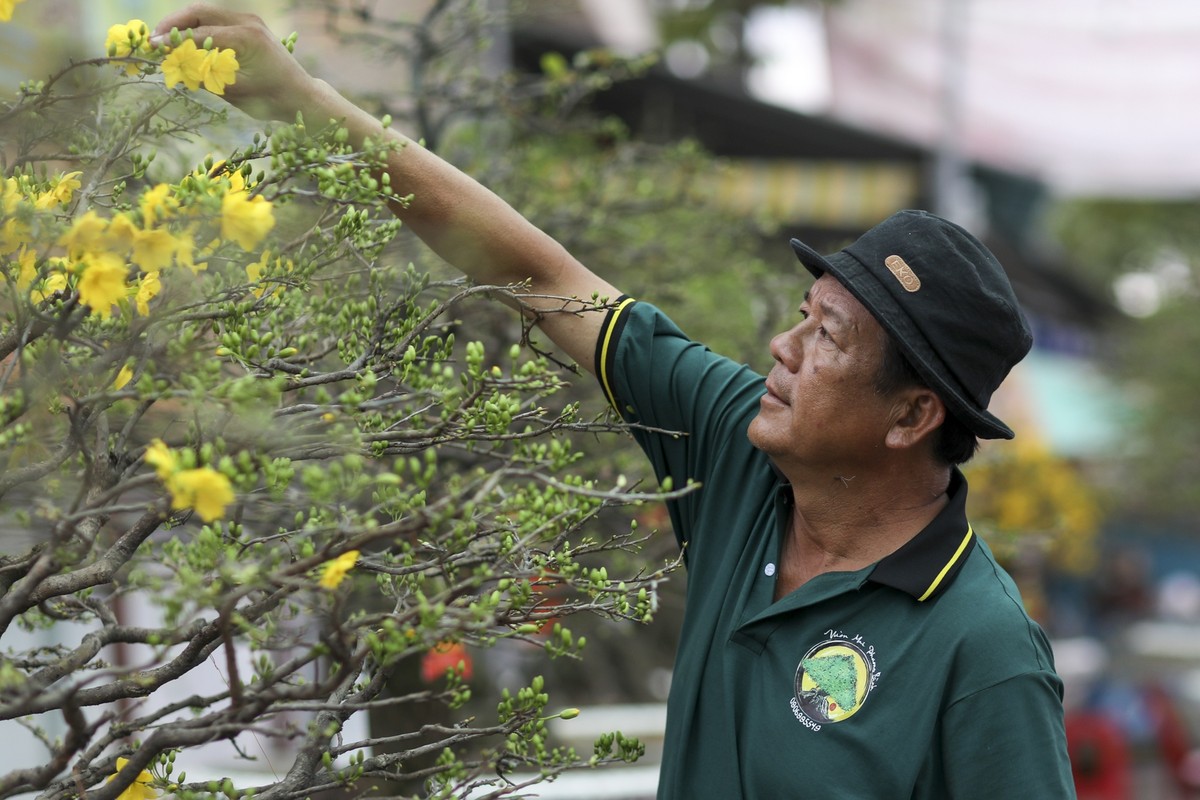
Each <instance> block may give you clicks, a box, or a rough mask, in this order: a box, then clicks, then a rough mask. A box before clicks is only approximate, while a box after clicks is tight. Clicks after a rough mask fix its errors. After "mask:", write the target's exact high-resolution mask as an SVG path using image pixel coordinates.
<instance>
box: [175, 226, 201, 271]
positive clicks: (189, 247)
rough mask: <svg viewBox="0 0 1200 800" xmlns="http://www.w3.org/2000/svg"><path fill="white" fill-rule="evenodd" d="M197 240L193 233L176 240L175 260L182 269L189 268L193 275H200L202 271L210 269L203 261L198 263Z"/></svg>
mask: <svg viewBox="0 0 1200 800" xmlns="http://www.w3.org/2000/svg"><path fill="white" fill-rule="evenodd" d="M195 254H196V240H195V239H193V238H192V235H191V231H189V232H187V233H185V234H184V235H183V236H180V237H178V238H176V240H175V260H176V261H177V262H178V263H179V265H180V266H182V267H187V268H188V269H190V270H191V271H192V274H193V275H199V274H200V273H201V271H203V270H206V269H208V262H206V261H201V262H200V263H196V255H195Z"/></svg>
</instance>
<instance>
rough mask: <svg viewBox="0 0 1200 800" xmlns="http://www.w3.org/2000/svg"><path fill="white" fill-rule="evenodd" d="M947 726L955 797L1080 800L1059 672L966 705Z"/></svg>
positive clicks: (1003, 687)
mask: <svg viewBox="0 0 1200 800" xmlns="http://www.w3.org/2000/svg"><path fill="white" fill-rule="evenodd" d="M941 725H942V738H941V741H942V743H943V745H942V746H943V753H942V764H943V769H944V770H945V775H946V784H947V787H948V788H949V790H950V796H951V797H970V798H973V800H989V798H994V799H995V800H1006V799H1007V798H1013V797H1020V798H1022V800H1043V798H1044V800H1052V799H1053V800H1062V798H1073V797H1075V788H1074V782H1073V779H1072V777H1071V768H1070V759H1069V758H1068V756H1067V751H1066V733H1065V730H1064V726H1063V707H1062V682H1061V681H1060V679H1059V678H1058V676H1057V675H1055V674H1054V673H1053V672H1051V671H1049V670H1038V671H1033V672H1026V673H1022V674H1020V675H1016V676H1014V677H1012V678H1009V679H1008V680H1005V681H1002V682H1000V683H998V684H996V685H994V686H990V687H988V688H986V689H982V690H980V691H978V692H975V693H973V694H971V695H969V696H967V697H964V698H962V699H960V700H959V701H958V702H956V703H954V704H953V705H951V706H950V707H949V708H948V709H947V710H946V713H945V715H944V717H943V719H942V722H941Z"/></svg>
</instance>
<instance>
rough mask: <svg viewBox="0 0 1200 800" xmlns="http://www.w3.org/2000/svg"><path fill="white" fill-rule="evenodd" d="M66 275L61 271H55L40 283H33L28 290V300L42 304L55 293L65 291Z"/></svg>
mask: <svg viewBox="0 0 1200 800" xmlns="http://www.w3.org/2000/svg"><path fill="white" fill-rule="evenodd" d="M67 285H68V284H67V275H66V273H65V272H62V271H61V270H55V271H53V272H50V273H49V274H47V275H46V276H45V277H44V278H42V279H41V280H40V281H35V282H34V284H33V286H31V287H30V289H29V299H30V300H32V301H33V302H35V303H42V302H45V301H46V300H49V299H50V298H51V297H53V296H54V295H55V293H56V292H62V291H66V289H67Z"/></svg>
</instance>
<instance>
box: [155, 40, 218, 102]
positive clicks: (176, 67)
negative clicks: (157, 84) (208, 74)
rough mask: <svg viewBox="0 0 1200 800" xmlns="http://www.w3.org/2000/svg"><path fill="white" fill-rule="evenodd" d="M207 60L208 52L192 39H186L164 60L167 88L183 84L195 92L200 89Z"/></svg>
mask: <svg viewBox="0 0 1200 800" xmlns="http://www.w3.org/2000/svg"><path fill="white" fill-rule="evenodd" d="M207 58H208V51H206V50H203V49H201V48H199V47H197V46H196V43H195V42H194V41H192V40H191V39H184V40H183V41H182V42H180V44H179V46H178V47H176V48H175V49H173V50H172V51H171V52H170V53H168V54H167V57H166V58H164V59H163V62H162V73H163V80H164V81H165V82H166V84H167V88H173V87H174V86H176V85H178V84H180V83H182V84H183V85H184V86H185V87H187V88H188V89H189V90H191V91H193V92H194V91H196V90H197V89H199V88H200V85H201V84H202V83H203V82H204V72H205V70H206V63H207Z"/></svg>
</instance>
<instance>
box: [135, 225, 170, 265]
mask: <svg viewBox="0 0 1200 800" xmlns="http://www.w3.org/2000/svg"><path fill="white" fill-rule="evenodd" d="M176 249H178V248H177V244H176V239H175V236H174V235H173V234H172V233H171V232H170V231H168V230H165V229H163V228H154V229H145V228H142V229H138V230H136V231H134V234H133V255H132V257H131V258H132V260H133V263H134V264H137V265H138V266H139V267H141V268H142V269H144V270H147V271H153V270H160V269H162V268H163V267H169V266H170V265H171V259H172V258H173V257H174V256H175V251H176Z"/></svg>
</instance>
